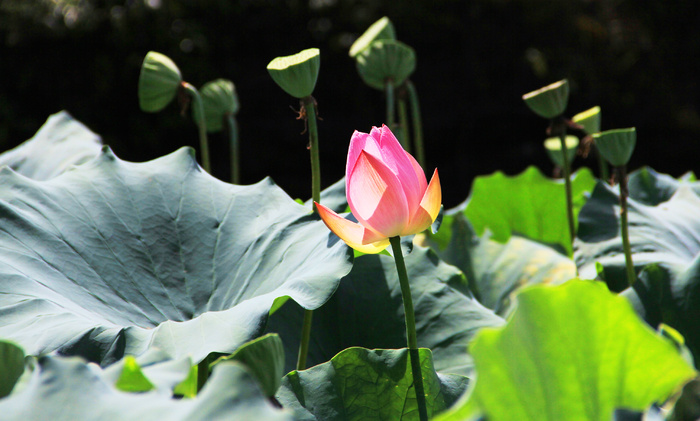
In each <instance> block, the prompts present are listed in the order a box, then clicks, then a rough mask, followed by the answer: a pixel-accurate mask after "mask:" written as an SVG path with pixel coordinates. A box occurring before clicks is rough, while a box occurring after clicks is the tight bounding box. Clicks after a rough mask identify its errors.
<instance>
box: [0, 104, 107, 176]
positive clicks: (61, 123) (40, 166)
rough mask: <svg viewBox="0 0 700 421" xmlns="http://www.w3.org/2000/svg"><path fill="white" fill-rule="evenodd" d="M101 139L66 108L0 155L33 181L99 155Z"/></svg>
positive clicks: (56, 173) (1, 164)
mask: <svg viewBox="0 0 700 421" xmlns="http://www.w3.org/2000/svg"><path fill="white" fill-rule="evenodd" d="M101 148H102V140H101V139H100V137H99V136H98V135H96V134H95V133H93V132H92V131H90V129H88V128H87V127H85V125H83V124H82V123H80V122H79V121H77V120H75V119H73V117H71V115H70V114H68V113H67V112H66V111H61V112H59V113H56V114H54V115H52V116H50V117H49V118H48V119H47V120H46V123H44V125H43V126H41V128H40V129H39V131H38V132H36V134H35V135H34V137H32V138H31V139H29V140H27V141H26V142H24V143H22V144H21V145H19V146H17V147H16V148H14V149H11V150H9V151H7V152H4V153H2V154H0V167H2V166H5V165H7V166H8V167H10V168H12V169H13V170H15V171H16V172H18V173H19V174H22V175H24V176H26V177H29V178H32V179H34V180H48V179H50V178H53V177H56V176H57V175H59V174H61V173H63V172H65V171H67V170H68V169H70V168H72V167H73V166H74V165H79V164H82V163H84V162H87V161H89V160H91V159H93V158H94V157H95V156H97V155H99V153H100V149H101Z"/></svg>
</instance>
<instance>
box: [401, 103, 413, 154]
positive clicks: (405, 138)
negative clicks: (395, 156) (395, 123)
mask: <svg viewBox="0 0 700 421" xmlns="http://www.w3.org/2000/svg"><path fill="white" fill-rule="evenodd" d="M406 108H407V107H406V99H405V98H402V97H401V96H399V122H400V123H399V124H401V137H399V140H400V141H401V146H403V149H404V150H405V151H406V152H408V153H411V142H410V139H411V134H410V133H409V132H410V130H408V111H407V110H406Z"/></svg>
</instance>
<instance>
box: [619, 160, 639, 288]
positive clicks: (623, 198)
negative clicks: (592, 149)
mask: <svg viewBox="0 0 700 421" xmlns="http://www.w3.org/2000/svg"><path fill="white" fill-rule="evenodd" d="M615 169H616V171H617V178H618V180H619V181H620V234H621V235H622V249H623V250H624V251H625V268H626V269H627V283H628V284H629V286H632V284H634V281H636V280H637V274H636V273H635V271H634V263H633V262H632V248H631V246H630V235H629V226H628V223H627V196H628V195H629V193H628V191H627V169H626V168H625V166H624V165H623V166H621V167H616V168H615Z"/></svg>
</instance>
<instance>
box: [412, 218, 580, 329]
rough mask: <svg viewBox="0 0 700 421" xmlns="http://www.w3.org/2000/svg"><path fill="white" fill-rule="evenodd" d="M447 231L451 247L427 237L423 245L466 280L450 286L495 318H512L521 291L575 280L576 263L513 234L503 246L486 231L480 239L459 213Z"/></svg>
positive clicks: (454, 282)
mask: <svg viewBox="0 0 700 421" xmlns="http://www.w3.org/2000/svg"><path fill="white" fill-rule="evenodd" d="M449 229H450V230H451V231H452V232H451V235H450V242H449V243H448V245H447V246H446V247H445V248H444V249H443V248H440V247H439V246H438V245H437V244H435V243H434V242H433V241H432V240H431V238H430V237H425V240H426V244H429V245H433V246H434V250H436V252H437V253H438V255H439V256H440V258H442V259H443V260H444V261H445V262H447V263H449V264H451V265H454V266H457V267H458V268H459V269H461V270H462V271H463V272H464V274H465V277H464V278H457V277H455V278H453V279H452V281H453V282H452V283H451V284H450V285H451V286H453V287H454V288H456V289H458V290H460V291H463V292H464V293H465V294H473V295H474V297H475V298H477V299H478V300H479V302H480V303H481V304H483V305H485V306H486V307H488V308H490V309H492V310H493V311H495V312H496V313H497V314H498V315H501V316H504V317H505V316H506V315H508V314H509V313H510V311H511V310H512V308H513V305H514V300H513V298H514V296H515V294H516V293H517V292H518V291H519V290H520V288H522V287H524V286H526V285H533V284H551V285H556V284H560V283H563V282H566V281H568V280H569V279H571V278H573V277H575V276H576V267H575V266H574V262H573V261H572V260H571V259H569V258H567V257H566V256H564V255H563V254H561V253H559V252H558V251H556V250H555V249H553V248H551V247H548V246H546V245H544V244H541V243H538V242H536V241H532V240H529V239H527V238H525V237H520V236H515V235H514V236H511V237H510V238H509V239H508V241H507V242H505V243H501V242H498V241H493V240H492V239H491V233H490V232H488V231H487V232H485V233H484V234H483V235H482V236H481V237H479V236H477V235H476V232H475V230H474V228H473V226H472V224H471V223H470V222H469V220H468V219H467V217H466V216H464V214H462V213H457V214H454V215H453V217H452V223H451V224H450V228H449Z"/></svg>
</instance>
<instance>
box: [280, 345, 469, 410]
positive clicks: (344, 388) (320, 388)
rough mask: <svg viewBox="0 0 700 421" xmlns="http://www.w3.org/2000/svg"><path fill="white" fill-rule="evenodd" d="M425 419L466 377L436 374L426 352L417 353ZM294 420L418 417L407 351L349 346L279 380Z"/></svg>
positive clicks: (457, 390)
mask: <svg viewBox="0 0 700 421" xmlns="http://www.w3.org/2000/svg"><path fill="white" fill-rule="evenodd" d="M419 353H420V362H421V372H422V375H423V386H424V388H425V393H426V395H427V399H426V404H427V409H428V415H429V416H431V415H435V414H437V413H439V412H442V411H444V410H445V409H446V408H448V407H449V406H450V405H451V404H452V403H454V402H455V401H456V400H457V398H458V397H459V396H460V395H461V394H462V393H463V392H464V390H465V389H466V386H467V382H468V380H467V378H466V377H462V376H458V375H454V374H438V373H436V372H435V369H434V368H433V361H432V355H431V353H430V350H429V349H425V348H422V349H420V350H419ZM277 397H278V399H279V401H280V402H281V403H282V405H284V407H286V408H291V409H293V410H294V412H295V419H297V420H325V421H333V420H337V421H341V420H343V421H345V420H348V421H349V420H400V419H407V420H408V419H418V406H417V404H416V398H415V391H414V389H413V375H412V372H411V364H410V358H409V353H408V350H407V349H405V348H404V349H375V350H369V349H365V348H349V349H346V350H344V351H342V352H341V353H339V354H338V355H336V356H335V357H333V358H332V359H331V360H330V361H329V362H327V363H324V364H321V365H317V366H315V367H313V368H310V369H308V370H304V371H293V372H291V373H289V374H288V375H286V376H285V378H284V379H283V381H282V388H281V389H280V391H279V393H278V394H277Z"/></svg>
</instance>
